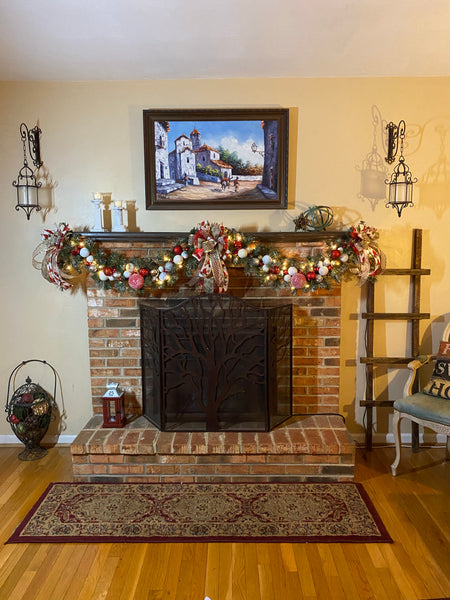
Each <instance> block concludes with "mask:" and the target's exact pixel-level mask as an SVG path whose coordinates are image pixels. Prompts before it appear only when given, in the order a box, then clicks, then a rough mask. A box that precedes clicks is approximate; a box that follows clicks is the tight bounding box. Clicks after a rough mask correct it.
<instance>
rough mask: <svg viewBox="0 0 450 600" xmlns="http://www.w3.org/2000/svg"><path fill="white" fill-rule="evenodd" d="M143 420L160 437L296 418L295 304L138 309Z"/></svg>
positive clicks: (197, 301) (227, 298) (198, 299)
mask: <svg viewBox="0 0 450 600" xmlns="http://www.w3.org/2000/svg"><path fill="white" fill-rule="evenodd" d="M140 317H141V350H142V380H143V414H144V416H145V417H146V418H147V419H148V420H149V421H150V422H151V423H153V424H154V425H155V426H156V427H158V429H160V430H162V431H269V430H271V429H273V428H274V427H276V426H277V425H279V424H280V423H282V422H283V421H284V420H286V419H287V418H289V417H290V416H291V414H292V392H291V390H292V305H291V304H290V303H287V304H283V305H276V306H274V305H271V303H269V302H267V301H261V300H259V301H249V300H242V299H241V298H237V297H235V296H231V295H227V294H201V295H198V296H193V297H190V298H186V299H182V300H180V299H179V298H178V299H175V298H166V299H155V298H152V299H147V300H143V301H142V302H141V303H140Z"/></svg>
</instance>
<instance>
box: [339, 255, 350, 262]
mask: <svg viewBox="0 0 450 600" xmlns="http://www.w3.org/2000/svg"><path fill="white" fill-rule="evenodd" d="M339 260H340V261H341V262H343V263H346V262H347V261H348V254H341V256H340V257H339Z"/></svg>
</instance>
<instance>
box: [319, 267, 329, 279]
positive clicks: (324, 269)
mask: <svg viewBox="0 0 450 600" xmlns="http://www.w3.org/2000/svg"><path fill="white" fill-rule="evenodd" d="M327 274H328V268H327V267H324V266H322V267H319V275H321V276H322V277H324V276H325V275H327Z"/></svg>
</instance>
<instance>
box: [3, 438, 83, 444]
mask: <svg viewBox="0 0 450 600" xmlns="http://www.w3.org/2000/svg"><path fill="white" fill-rule="evenodd" d="M76 437H77V436H76V435H49V436H46V437H45V438H44V440H43V442H42V445H43V446H47V445H50V446H69V445H70V444H71V443H72V442H73V440H74V439H75V438H76ZM1 445H3V446H20V445H21V442H19V440H18V439H17V438H16V436H15V435H0V446H1Z"/></svg>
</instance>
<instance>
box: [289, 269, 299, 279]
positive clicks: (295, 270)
mask: <svg viewBox="0 0 450 600" xmlns="http://www.w3.org/2000/svg"><path fill="white" fill-rule="evenodd" d="M296 273H297V267H289V269H288V274H289V275H290V276H291V277H292V275H295V274H296Z"/></svg>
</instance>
